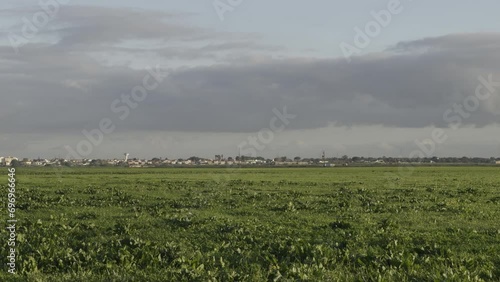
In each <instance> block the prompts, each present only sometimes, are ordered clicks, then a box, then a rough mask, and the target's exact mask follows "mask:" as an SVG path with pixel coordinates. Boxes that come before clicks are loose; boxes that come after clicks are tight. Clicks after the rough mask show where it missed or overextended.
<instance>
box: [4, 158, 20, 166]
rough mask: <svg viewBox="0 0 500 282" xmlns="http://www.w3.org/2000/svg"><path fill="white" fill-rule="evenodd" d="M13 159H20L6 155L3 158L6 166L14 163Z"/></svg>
mask: <svg viewBox="0 0 500 282" xmlns="http://www.w3.org/2000/svg"><path fill="white" fill-rule="evenodd" d="M13 160H16V161H19V159H18V158H16V157H5V158H4V160H3V163H4V165H6V166H10V164H11V163H12V161H13Z"/></svg>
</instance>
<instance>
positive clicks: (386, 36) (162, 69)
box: [0, 0, 500, 159]
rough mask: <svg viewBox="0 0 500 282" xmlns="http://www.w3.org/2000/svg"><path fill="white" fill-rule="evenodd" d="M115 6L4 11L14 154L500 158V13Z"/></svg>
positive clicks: (378, 5) (437, 8)
mask: <svg viewBox="0 0 500 282" xmlns="http://www.w3.org/2000/svg"><path fill="white" fill-rule="evenodd" d="M102 2H103V1H94V0H90V1H78V0H42V1H3V2H2V3H1V4H0V14H1V17H0V61H1V64H0V83H1V85H2V86H3V87H2V89H1V90H0V95H1V96H0V98H1V99H2V102H1V103H0V121H1V122H0V156H17V157H28V158H35V157H44V158H53V157H60V158H66V159H68V158H122V157H123V154H124V153H130V156H131V157H138V158H152V157H163V158H187V157H190V156H193V155H196V156H200V157H208V158H210V157H212V158H213V157H214V155H216V154H224V155H225V156H236V155H238V154H241V155H247V156H264V157H267V158H273V157H277V156H288V157H291V158H292V157H295V156H300V157H320V156H321V153H322V151H325V152H326V155H327V156H330V157H336V156H342V155H349V156H372V157H379V156H394V157H398V156H400V157H411V156H421V157H432V156H457V157H461V156H480V157H500V131H499V129H500V125H499V121H500V120H499V115H500V55H499V52H498V51H499V50H500V32H498V31H500V22H499V21H497V20H496V18H497V12H496V11H498V10H499V8H500V2H498V1H481V3H480V4H478V3H473V2H471V1H446V0H445V1H426V0H422V1H411V0H401V1H398V0H386V1H379V0H376V1H332V0H330V1H326V0H318V1H314V3H308V2H306V1H292V0H288V1H284V0H276V1H262V0H253V1H248V0H241V1H238V0H231V1H228V0H216V1H141V2H139V1H130V0H129V1H114V0H110V1H105V3H102ZM497 81H498V82H497ZM497 88H498V91H497Z"/></svg>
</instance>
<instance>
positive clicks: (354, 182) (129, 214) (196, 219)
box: [0, 167, 500, 281]
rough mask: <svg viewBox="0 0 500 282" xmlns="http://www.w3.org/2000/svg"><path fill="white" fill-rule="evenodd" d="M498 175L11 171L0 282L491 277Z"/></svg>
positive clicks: (495, 259) (499, 226)
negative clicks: (10, 255)
mask: <svg viewBox="0 0 500 282" xmlns="http://www.w3.org/2000/svg"><path fill="white" fill-rule="evenodd" d="M499 171H500V170H499V169H498V168H496V167H436V168H433V167H419V168H416V169H415V170H414V171H413V172H412V173H411V174H406V175H404V176H399V175H401V174H398V168H384V167H377V168H244V169H221V168H218V169H217V168H210V169H208V168H207V169H205V168H191V169H176V168H161V169H159V168H150V169H128V168H78V169H67V168H65V169H54V168H44V169H33V168H19V169H18V170H17V174H16V176H17V181H18V183H17V186H18V188H17V191H16V194H17V204H18V211H17V214H16V215H17V217H18V219H20V221H19V222H18V226H19V227H18V230H17V231H18V262H17V268H18V275H17V276H12V275H9V274H8V273H6V270H5V271H4V272H3V273H1V274H0V280H1V281H51V280H52V281H346V280H349V281H443V280H446V281H498V280H500V270H499V268H498V265H500V221H499V220H498V218H499V217H500V188H499V187H500V185H499V184H500V174H499ZM5 179H7V170H5ZM6 182H7V181H5V183H6ZM2 188H3V191H6V185H3V186H2ZM1 199H2V205H3V206H4V207H5V206H6V195H5V196H4V197H2V198H1ZM4 212H5V213H6V211H5V210H4ZM2 234H3V237H4V238H6V236H7V235H8V233H7V230H3V231H2ZM5 244H6V242H5ZM1 255H2V257H4V258H5V257H6V256H7V249H6V248H2V249H1Z"/></svg>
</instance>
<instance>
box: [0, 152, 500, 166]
mask: <svg viewBox="0 0 500 282" xmlns="http://www.w3.org/2000/svg"><path fill="white" fill-rule="evenodd" d="M409 164H412V165H439V164H443V165H445V164H448V165H449V164H456V165H500V158H494V157H491V158H479V157H461V158H456V157H445V158H439V157H431V158H397V157H380V158H373V157H357V156H353V157H349V156H346V155H345V156H342V157H335V158H326V157H325V156H324V155H323V156H322V157H321V158H301V157H298V156H297V157H294V158H288V157H286V156H283V157H277V158H273V159H269V158H263V157H248V156H236V157H225V156H224V155H215V156H214V158H213V159H208V158H200V157H195V156H193V157H190V158H187V159H168V158H161V157H159V158H152V159H142V158H130V157H129V154H124V156H123V158H121V159H118V158H115V159H71V160H66V159H62V158H52V159H43V158H36V159H29V158H17V157H11V156H8V157H0V166H3V167H5V166H8V167H51V166H67V167H96V166H97V167H105V166H119V167H186V166H322V167H335V166H395V165H409Z"/></svg>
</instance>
